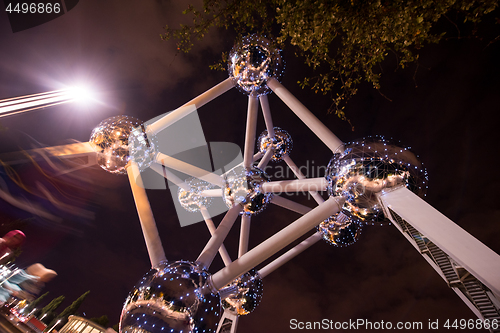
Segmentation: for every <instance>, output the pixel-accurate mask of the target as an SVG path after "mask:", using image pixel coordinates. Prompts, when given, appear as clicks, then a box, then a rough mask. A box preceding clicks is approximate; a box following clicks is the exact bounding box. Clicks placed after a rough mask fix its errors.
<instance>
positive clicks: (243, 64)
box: [228, 35, 284, 96]
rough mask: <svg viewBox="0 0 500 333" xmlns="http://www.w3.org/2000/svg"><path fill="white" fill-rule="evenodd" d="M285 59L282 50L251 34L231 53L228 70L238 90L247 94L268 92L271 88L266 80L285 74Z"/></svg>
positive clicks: (279, 77)
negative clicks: (282, 56)
mask: <svg viewBox="0 0 500 333" xmlns="http://www.w3.org/2000/svg"><path fill="white" fill-rule="evenodd" d="M283 68H284V65H283V60H282V58H281V54H280V50H279V49H277V48H276V47H274V46H272V45H271V43H270V42H269V41H268V40H267V39H265V38H262V37H260V36H257V35H250V36H247V37H245V38H243V40H242V41H241V42H239V43H238V44H236V45H235V46H234V47H233V48H232V50H231V52H230V53H229V62H228V71H229V76H230V77H232V78H233V79H234V81H235V83H236V87H237V88H238V90H240V91H241V92H243V93H244V94H247V95H252V96H260V95H264V94H268V93H269V92H271V89H270V88H269V87H268V86H267V84H266V82H267V80H268V79H269V78H271V77H274V78H275V79H277V80H280V79H281V76H282V75H283Z"/></svg>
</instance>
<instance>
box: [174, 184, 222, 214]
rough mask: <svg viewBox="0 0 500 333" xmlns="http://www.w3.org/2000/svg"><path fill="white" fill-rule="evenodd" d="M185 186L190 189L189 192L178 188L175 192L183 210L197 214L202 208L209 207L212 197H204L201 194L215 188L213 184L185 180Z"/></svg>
mask: <svg viewBox="0 0 500 333" xmlns="http://www.w3.org/2000/svg"><path fill="white" fill-rule="evenodd" d="M186 184H187V185H188V186H189V187H190V190H189V191H186V190H184V189H183V188H181V187H179V190H178V192H177V195H178V199H179V202H180V204H181V206H182V207H183V208H184V209H185V210H187V211H189V212H197V211H199V210H200V207H202V206H204V207H208V206H210V204H211V203H212V197H207V196H204V195H202V192H203V191H205V190H210V189H213V188H215V186H214V185H213V184H211V183H209V182H206V181H204V180H201V179H197V178H191V179H189V180H187V181H186Z"/></svg>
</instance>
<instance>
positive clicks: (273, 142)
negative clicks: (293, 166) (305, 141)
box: [257, 127, 292, 162]
mask: <svg viewBox="0 0 500 333" xmlns="http://www.w3.org/2000/svg"><path fill="white" fill-rule="evenodd" d="M257 146H258V148H259V151H260V152H261V153H263V154H264V153H265V152H266V151H267V150H268V149H270V148H273V149H274V154H273V157H272V158H271V160H272V161H274V162H277V161H281V160H282V159H283V157H284V156H285V155H289V154H290V152H291V151H292V137H291V136H290V134H288V132H287V131H285V130H284V129H281V128H279V127H274V137H272V138H270V137H269V133H268V131H267V130H265V131H264V132H262V134H261V135H260V136H259V138H258V139H257Z"/></svg>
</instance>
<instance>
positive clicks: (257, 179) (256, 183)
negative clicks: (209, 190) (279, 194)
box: [222, 166, 272, 215]
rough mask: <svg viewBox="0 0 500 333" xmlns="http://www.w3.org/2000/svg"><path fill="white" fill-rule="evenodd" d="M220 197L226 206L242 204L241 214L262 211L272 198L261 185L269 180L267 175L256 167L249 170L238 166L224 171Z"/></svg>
mask: <svg viewBox="0 0 500 333" xmlns="http://www.w3.org/2000/svg"><path fill="white" fill-rule="evenodd" d="M224 181H225V186H224V188H223V193H222V198H223V199H224V202H225V204H226V206H227V207H229V208H231V207H233V206H235V205H237V204H241V205H242V206H243V210H242V211H241V214H243V215H254V214H258V213H260V212H262V211H263V210H264V208H266V206H267V205H268V203H269V201H270V200H271V198H272V193H266V192H263V191H262V188H261V185H262V183H264V182H268V181H270V178H269V176H268V175H267V174H266V173H265V172H264V171H262V170H261V169H259V168H257V167H252V168H251V169H249V170H245V168H243V167H241V166H239V167H236V168H234V169H232V170H230V171H228V172H227V173H226V175H225V176H224Z"/></svg>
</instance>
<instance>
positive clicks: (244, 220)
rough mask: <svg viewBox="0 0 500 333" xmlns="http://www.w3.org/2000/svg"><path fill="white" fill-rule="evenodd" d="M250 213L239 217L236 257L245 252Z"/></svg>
mask: <svg viewBox="0 0 500 333" xmlns="http://www.w3.org/2000/svg"><path fill="white" fill-rule="evenodd" d="M250 222H251V217H250V215H243V216H242V217H241V230H240V244H239V248H238V258H239V257H241V256H242V255H244V254H245V253H247V251H248V240H249V238H250Z"/></svg>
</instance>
